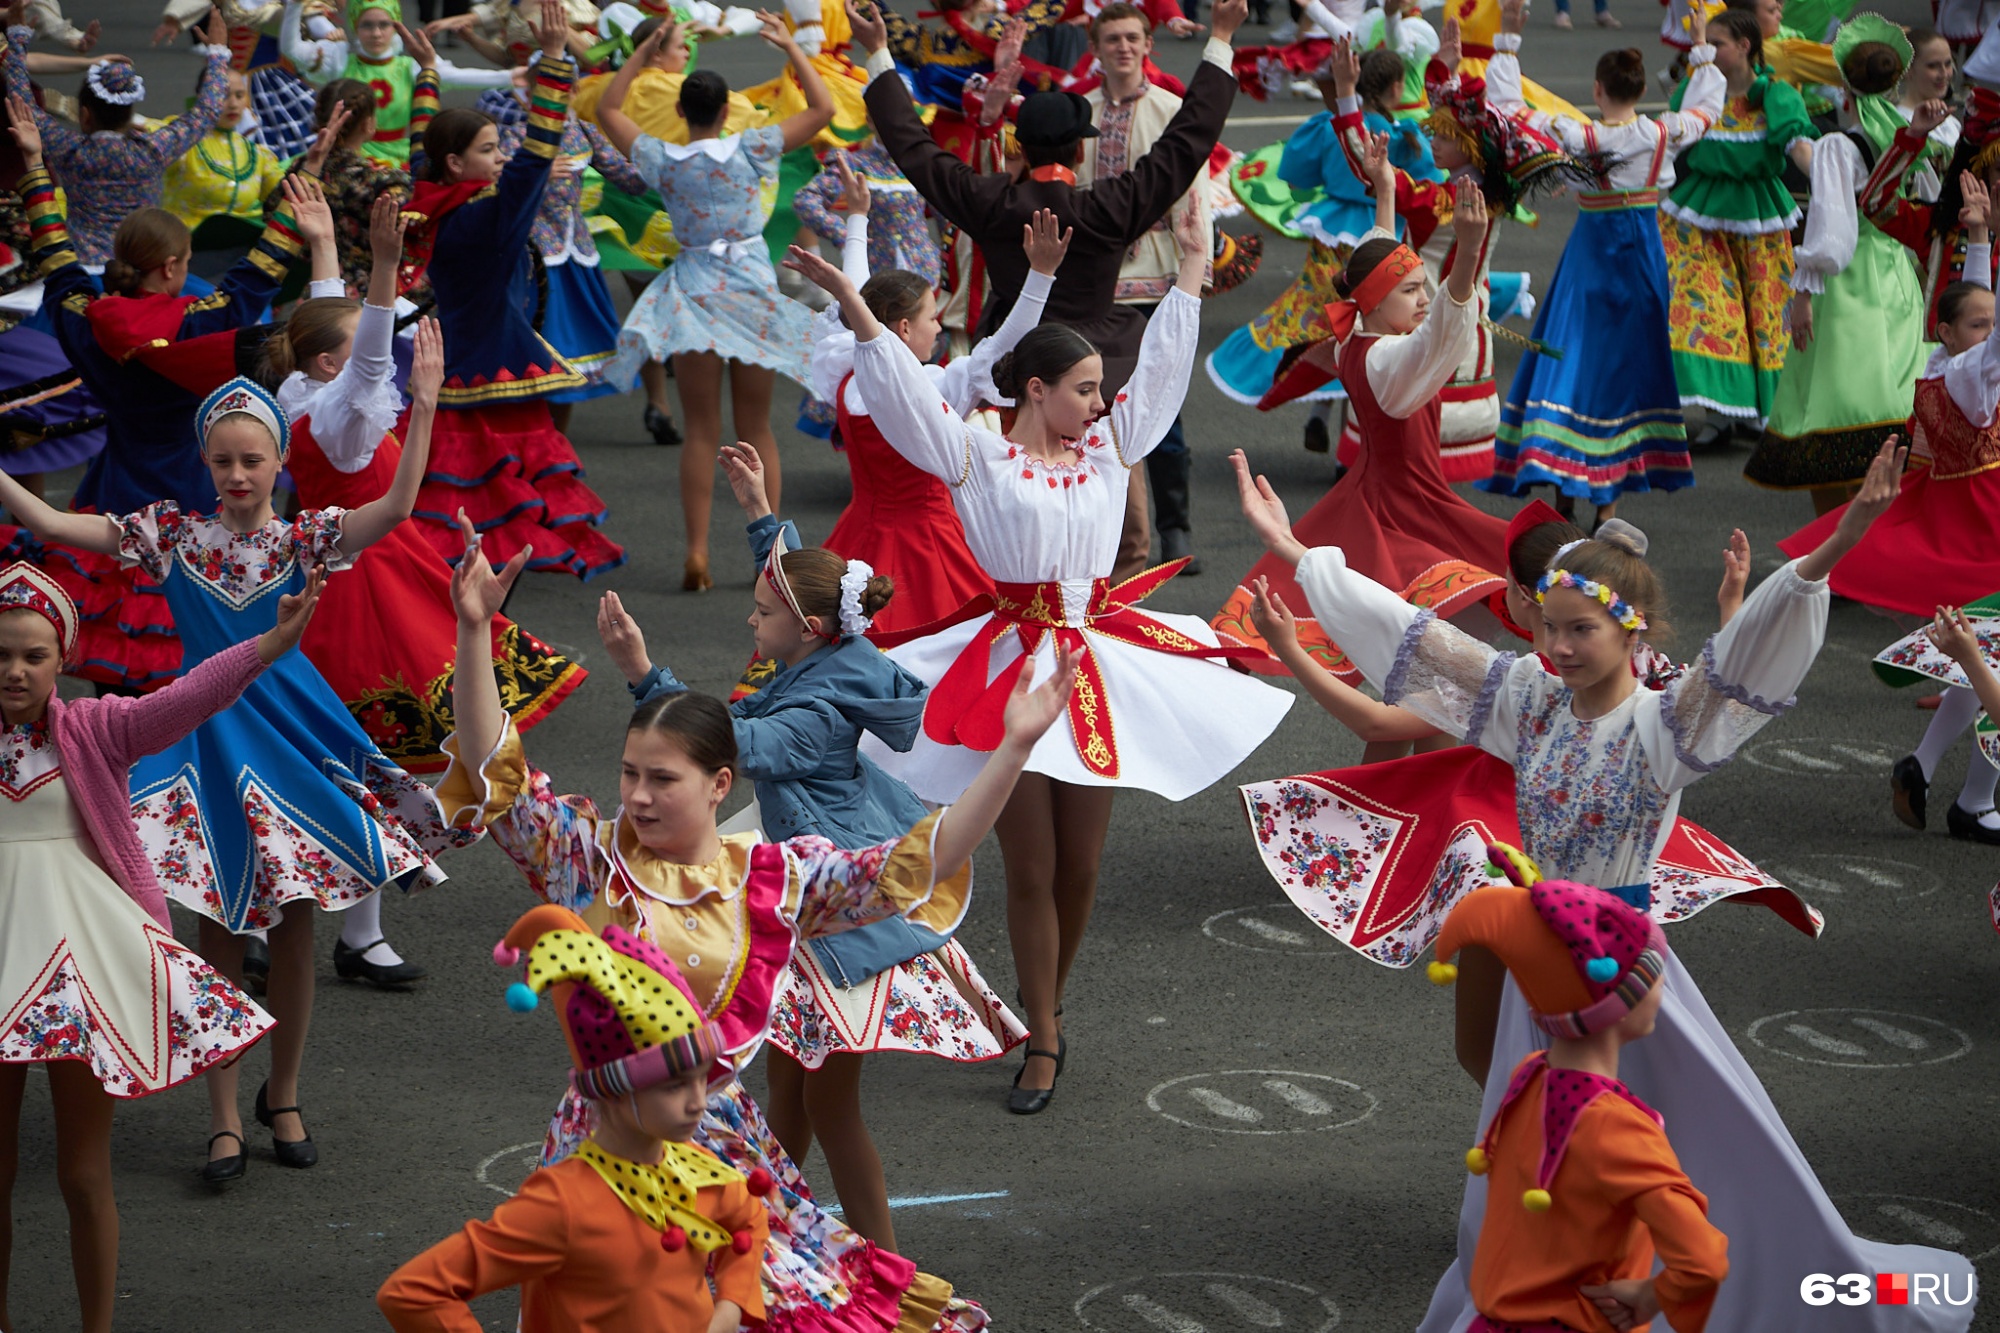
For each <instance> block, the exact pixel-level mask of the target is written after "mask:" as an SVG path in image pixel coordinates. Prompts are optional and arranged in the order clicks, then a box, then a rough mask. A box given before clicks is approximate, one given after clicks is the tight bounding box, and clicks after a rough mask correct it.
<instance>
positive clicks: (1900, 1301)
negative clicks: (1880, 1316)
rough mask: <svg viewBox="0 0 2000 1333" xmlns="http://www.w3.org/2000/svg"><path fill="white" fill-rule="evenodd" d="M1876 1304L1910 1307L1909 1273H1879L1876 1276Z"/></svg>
mask: <svg viewBox="0 0 2000 1333" xmlns="http://www.w3.org/2000/svg"><path fill="white" fill-rule="evenodd" d="M1875 1303H1876V1304H1877V1305H1908V1304H1909V1303H1910V1275H1909V1274H1908V1273H1877V1274H1876V1275H1875Z"/></svg>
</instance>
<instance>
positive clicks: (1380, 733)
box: [1250, 578, 1438, 743]
mask: <svg viewBox="0 0 2000 1333" xmlns="http://www.w3.org/2000/svg"><path fill="white" fill-rule="evenodd" d="M1252 592H1253V598H1252V600H1251V603H1250V621H1251V623H1252V624H1254V625H1255V626H1256V627H1257V632H1258V633H1259V634H1261V635H1263V636H1264V642H1265V644H1266V645H1268V646H1269V648H1270V650H1271V656H1273V657H1275V658H1277V659H1278V660H1279V661H1280V662H1283V663H1284V664H1285V669H1286V670H1288V671H1290V672H1291V673H1292V677H1293V678H1294V679H1295V680H1297V681H1298V682H1299V684H1300V686H1302V687H1303V688H1304V690H1305V692H1306V694H1307V695H1308V696H1310V697H1311V699H1312V701H1313V702H1314V703H1316V704H1318V705H1319V706H1320V707H1321V708H1324V709H1325V710H1326V711H1327V712H1329V713H1331V714H1333V717H1334V720H1335V721H1336V722H1338V723H1340V725H1341V726H1343V727H1346V728H1347V729H1348V730H1349V731H1351V732H1353V733H1354V734H1355V735H1356V736H1358V737H1360V738H1361V739H1362V740H1363V741H1366V742H1369V743H1373V742H1376V741H1417V740H1423V739H1424V738H1426V737H1429V736H1435V735H1437V734H1438V730H1437V728H1436V727H1433V726H1431V725H1430V724H1429V723H1427V722H1425V721H1424V720H1423V719H1422V718H1420V717H1418V716H1417V715H1416V714H1414V713H1411V712H1409V711H1407V710H1405V709H1401V708H1397V707H1395V706H1394V705H1393V704H1385V703H1380V702H1377V701H1376V700H1374V699H1371V698H1369V697H1368V696H1367V695H1365V694H1363V693H1362V692H1361V691H1360V690H1357V689H1355V688H1354V687H1353V686H1352V685H1349V684H1348V683H1347V682H1346V681H1344V680H1342V679H1340V677H1338V676H1336V675H1334V674H1333V673H1332V672H1331V671H1328V670H1327V669H1326V668H1325V667H1323V666H1321V665H1320V664H1319V663H1318V662H1315V661H1313V659H1312V654H1310V653H1308V652H1307V651H1306V650H1305V649H1304V648H1303V647H1301V646H1300V644H1299V634H1298V617H1297V616H1295V615H1294V614H1293V613H1292V609H1291V608H1290V607H1288V606H1286V605H1285V599H1284V598H1283V597H1281V596H1279V595H1278V594H1277V593H1276V592H1274V591H1272V589H1271V586H1270V584H1269V583H1267V582H1266V581H1265V580H1264V579H1261V578H1260V579H1258V580H1257V584H1256V587H1255V588H1254V589H1253V590H1252Z"/></svg>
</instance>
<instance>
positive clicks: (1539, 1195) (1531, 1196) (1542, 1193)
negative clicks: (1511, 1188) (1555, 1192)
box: [1521, 1190, 1555, 1213]
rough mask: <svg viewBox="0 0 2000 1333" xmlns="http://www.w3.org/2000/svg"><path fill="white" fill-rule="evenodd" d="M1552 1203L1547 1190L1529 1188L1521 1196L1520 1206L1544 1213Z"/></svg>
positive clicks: (1530, 1210) (1533, 1211)
mask: <svg viewBox="0 0 2000 1333" xmlns="http://www.w3.org/2000/svg"><path fill="white" fill-rule="evenodd" d="M1554 1203H1555V1200H1553V1199H1551V1198H1550V1197H1549V1192H1548V1191H1547V1190H1529V1191H1527V1192H1526V1193H1525V1194H1523V1195H1522V1196H1521V1206H1522V1207H1523V1208H1525V1209H1527V1210H1528V1211H1529V1212H1531V1213H1546V1212H1547V1211H1548V1210H1549V1209H1550V1207H1551V1206H1553V1205H1554Z"/></svg>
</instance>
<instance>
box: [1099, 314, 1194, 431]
mask: <svg viewBox="0 0 2000 1333" xmlns="http://www.w3.org/2000/svg"><path fill="white" fill-rule="evenodd" d="M1200 337H1201V298H1200V297H1198V296H1189V295H1188V294H1187V293H1186V292H1184V291H1182V290H1181V289H1180V288H1179V287H1175V288H1173V289H1172V290H1171V291H1169V292H1168V293H1167V294H1166V296H1165V297H1164V298H1163V299H1162V300H1161V301H1160V304H1159V305H1158V306H1157V307H1155V308H1154V310H1153V314H1152V317H1151V318H1150V319H1148V320H1147V321H1146V336H1145V337H1144V338H1143V339H1141V340H1140V343H1139V363H1138V365H1136V366H1135V367H1133V369H1132V378H1131V379H1129V380H1127V381H1126V382H1125V387H1124V388H1122V389H1120V390H1119V391H1118V392H1117V393H1116V394H1114V395H1113V396H1112V399H1111V411H1110V413H1109V414H1108V415H1107V416H1106V417H1105V418H1104V421H1105V422H1107V423H1109V426H1110V431H1111V444H1112V447H1113V448H1114V449H1116V450H1117V452H1118V461H1119V462H1121V463H1123V464H1124V465H1125V466H1126V467H1133V466H1135V465H1136V464H1137V463H1138V462H1139V460H1140V459H1142V458H1144V457H1145V456H1146V455H1147V454H1150V453H1152V452H1153V450H1154V449H1156V448H1158V447H1159V443H1160V441H1161V440H1163V439H1165V438H1166V434H1167V430H1168V428H1170V427H1171V426H1172V425H1173V424H1174V418H1175V417H1176V416H1178V415H1180V410H1181V402H1182V400H1183V399H1185V398H1186V397H1187V386H1188V376H1190V375H1192V374H1193V373H1194V351H1195V343H1196V342H1197V341H1198V340H1199V339H1200ZM1099 428H1100V427H1096V426H1093V427H1092V428H1091V429H1092V430H1097V429H1099Z"/></svg>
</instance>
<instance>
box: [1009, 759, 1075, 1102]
mask: <svg viewBox="0 0 2000 1333" xmlns="http://www.w3.org/2000/svg"><path fill="white" fill-rule="evenodd" d="M1054 790H1055V783H1053V782H1051V781H1050V780H1049V779H1048V778H1046V777H1044V776H1042V775H1041V774H1040V773H1023V774H1022V775H1021V780H1020V781H1019V782H1017V783H1015V784H1014V794H1013V795H1012V796H1011V797H1009V798H1008V800H1007V806H1006V808H1005V809H1004V810H1002V811H1001V812H1000V818H999V819H998V820H997V821H995V823H994V826H993V828H994V832H995V833H996V834H997V835H998V837H999V839H1000V859H1001V861H1002V862H1003V863H1004V864H1005V866H1006V868H1007V937H1008V939H1009V940H1010V941H1011V942H1012V943H1013V946H1014V977H1015V979H1016V980H1017V981H1018V982H1019V983H1020V987H1021V1006H1022V1008H1024V1009H1026V1010H1027V1013H1025V1014H1023V1015H1022V1017H1023V1018H1025V1019H1027V1020H1028V1031H1029V1032H1030V1033H1032V1034H1033V1036H1032V1038H1031V1039H1030V1041H1029V1043H1028V1044H1029V1046H1030V1047H1032V1048H1033V1049H1035V1050H1047V1051H1050V1052H1054V1051H1055V1049H1056V1041H1057V1038H1059V1037H1060V1035H1061V1031H1062V1029H1061V1025H1060V1023H1059V1022H1058V1021H1057V1019H1056V992H1057V989H1058V986H1059V982H1058V980H1057V977H1058V974H1059V973H1060V972H1061V970H1062V962H1061V956H1062V918H1061V915H1060V914H1059V913H1058V912H1057V910H1056V823H1055V806H1054ZM1055 1076H1056V1068H1055V1062H1054V1061H1052V1060H1029V1061H1028V1062H1027V1066H1026V1071H1025V1072H1024V1073H1023V1074H1022V1076H1021V1086H1022V1087H1024V1088H1046V1087H1051V1086H1053V1085H1054V1082H1055Z"/></svg>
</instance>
